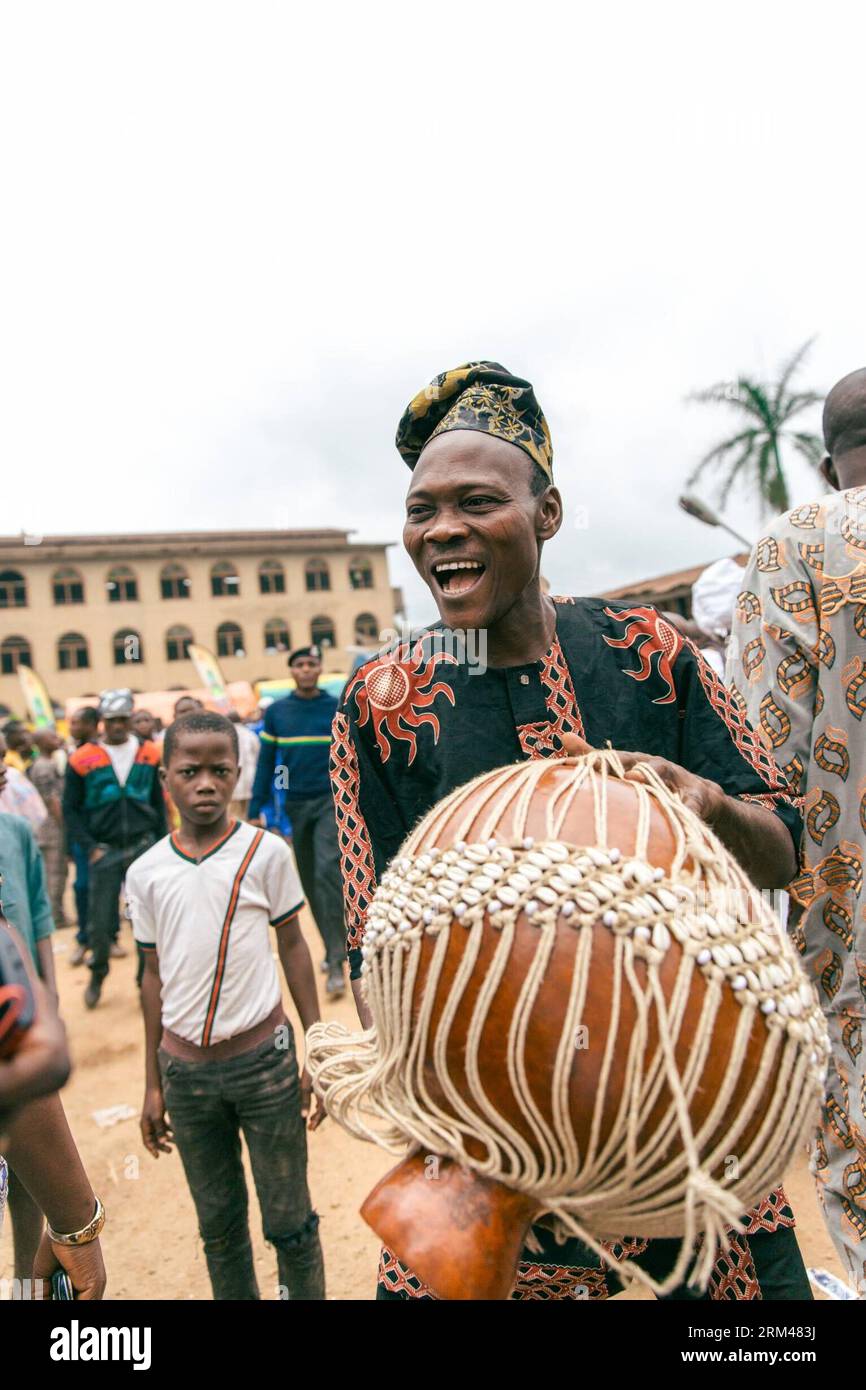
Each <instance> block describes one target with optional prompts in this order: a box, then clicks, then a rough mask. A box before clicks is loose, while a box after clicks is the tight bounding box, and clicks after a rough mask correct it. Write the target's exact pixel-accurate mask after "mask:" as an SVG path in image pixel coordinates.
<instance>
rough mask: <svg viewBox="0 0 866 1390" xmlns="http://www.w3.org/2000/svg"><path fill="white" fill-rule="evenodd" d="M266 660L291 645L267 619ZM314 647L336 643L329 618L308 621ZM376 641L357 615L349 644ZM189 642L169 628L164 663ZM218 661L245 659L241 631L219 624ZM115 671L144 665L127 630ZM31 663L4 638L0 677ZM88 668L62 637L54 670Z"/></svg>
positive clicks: (118, 641)
mask: <svg viewBox="0 0 866 1390" xmlns="http://www.w3.org/2000/svg"><path fill="white" fill-rule="evenodd" d="M263 635H264V649H265V655H266V656H272V655H274V653H276V652H287V651H288V650H289V647H290V645H291V642H290V637H289V629H288V625H287V624H286V623H285V622H283V619H282V618H270V619H269V620H268V622H266V623H265V625H264V629H263ZM309 640H310V641H311V642H315V643H316V644H317V645H318V646H320V647H333V646H335V645H336V642H337V637H336V633H335V631H334V624H333V623H332V622H331V619H330V618H324V617H320V618H314V619H313V621H312V622H311V623H310V639H309ZM378 640H379V624H378V622H377V621H376V618H375V617H374V616H373V614H372V613H359V614H358V616H357V618H356V619H355V642H356V643H357V645H358V646H361V647H363V646H373V645H375V643H376V642H377V641H378ZM194 641H195V638H194V637H193V635H192V633H191V632H190V630H189V628H188V627H170V628H169V629H168V631H167V633H166V634H165V657H166V660H167V661H183V660H184V659H185V658H186V657H188V656H189V644H190V642H194ZM216 645H217V655H218V656H245V655H246V648H245V644H244V634H243V629H242V628H240V627H239V626H238V624H237V623H220V625H219V627H218V628H217V630H216ZM111 652H112V659H113V661H114V664H115V666H123V665H125V664H126V663H127V662H130V661H131V662H139V661H144V644H143V643H142V640H141V637H140V635H139V634H138V633H137V632H136V631H135V630H134V629H132V628H121V630H120V631H119V632H116V633H115V634H114V636H113V637H112V639H111ZM32 665H33V657H32V654H31V650H30V643H29V642H28V641H27V638H26V637H7V638H5V640H4V641H3V642H0V673H2V674H3V675H4V676H11V675H14V674H15V672H16V671H17V670H18V667H19V666H32ZM89 666H90V648H89V647H88V644H87V638H86V637H84V636H82V634H81V633H80V632H67V633H64V635H63V636H62V637H60V638H58V641H57V668H58V670H60V671H83V670H86V669H87V668H88V667H89Z"/></svg>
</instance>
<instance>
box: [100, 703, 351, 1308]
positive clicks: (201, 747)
mask: <svg viewBox="0 0 866 1390" xmlns="http://www.w3.org/2000/svg"><path fill="white" fill-rule="evenodd" d="M163 764H164V766H163V770H162V774H161V775H162V777H163V778H164V780H165V783H166V786H167V788H168V790H169V792H170V794H171V797H172V800H173V802H174V804H175V806H176V807H177V809H178V812H179V814H180V827H179V829H178V830H176V831H174V833H173V834H171V835H167V836H166V837H165V838H164V839H162V840H160V841H159V842H158V844H156V845H154V846H153V847H152V848H151V849H149V850H148V851H147V852H146V853H145V854H143V855H142V856H141V857H140V858H139V859H137V860H136V861H135V863H134V864H133V865H132V866H131V868H130V869H129V872H128V874H127V879H126V891H127V902H128V906H129V914H130V917H131V918H132V924H133V930H134V933H135V938H136V941H137V942H138V943H139V945H140V946H141V947H142V948H143V952H144V956H145V968H144V978H143V981H142V991H141V998H142V1008H143V1011H144V1027H145V1040H146V1090H145V1097H144V1106H143V1110H142V1116H141V1131H142V1137H143V1139H144V1143H145V1146H146V1148H147V1149H148V1150H149V1152H150V1153H152V1154H153V1156H154V1158H156V1157H158V1156H159V1154H160V1153H169V1152H170V1151H171V1143H172V1142H173V1143H174V1144H176V1145H177V1148H178V1151H179V1153H180V1156H181V1159H182V1161H183V1166H184V1170H185V1172H186V1177H187V1181H188V1183H189V1187H190V1192H191V1193H192V1198H193V1201H194V1202H195V1206H196V1212H197V1214H198V1222H199V1230H200V1232H201V1236H202V1239H203V1241H204V1249H205V1256H206V1258H207V1265H208V1271H209V1274H210V1279H211V1286H212V1288H213V1294H214V1298H217V1299H255V1298H258V1297H259V1290H258V1285H257V1282H256V1276H255V1273H254V1270H253V1257H252V1247H251V1244H250V1233H249V1222H248V1217H247V1205H248V1203H247V1188H246V1182H245V1180H244V1172H243V1167H242V1164H241V1145H240V1135H241V1133H243V1135H244V1138H245V1139H246V1143H247V1148H248V1150H249V1155H250V1162H251V1165H252V1171H253V1178H254V1181H255V1186H256V1192H257V1194H258V1198H259V1205H260V1207H261V1211H262V1220H263V1227H264V1234H265V1238H266V1239H267V1240H268V1241H270V1242H271V1244H273V1245H274V1246H276V1250H277V1260H278V1267H279V1282H280V1286H281V1292H282V1296H283V1297H286V1298H290V1299H322V1298H324V1292H325V1290H324V1268H323V1262H322V1250H321V1245H320V1243H319V1234H318V1216H317V1215H316V1213H315V1212H314V1211H313V1208H312V1205H311V1201H310V1194H309V1189H308V1186H307V1146H306V1133H305V1118H306V1115H307V1113H308V1112H309V1109H310V1098H311V1089H312V1088H311V1084H310V1078H309V1074H308V1073H307V1072H306V1070H305V1071H304V1072H303V1073H302V1074H301V1076H300V1077H299V1075H298V1067H297V1062H296V1057H295V1047H294V1039H293V1036H292V1030H291V1027H290V1026H289V1024H288V1023H287V1021H286V1018H285V1015H284V1012H283V1007H282V1002H281V995H280V986H279V980H278V977H277V971H276V967H275V965H274V959H273V954H272V942H271V937H270V928H271V927H273V928H274V930H275V933H276V943H277V951H278V954H279V958H280V962H281V965H282V968H283V972H284V974H285V977H286V982H287V984H288V987H289V990H290V992H291V995H292V999H293V1000H294V1003H295V1005H296V1007H297V1010H298V1013H299V1014H300V1018H301V1022H302V1025H303V1027H304V1029H305V1030H306V1029H307V1028H309V1026H310V1024H312V1023H314V1022H315V1021H316V1020H317V1019H318V1018H319V1006H318V999H317V995H316V983H315V977H314V973H313V966H312V962H311V960H310V954H309V951H308V950H307V946H306V943H305V941H304V939H303V937H302V936H301V932H300V927H299V924H298V914H299V912H300V909H301V907H302V906H303V897H302V893H301V887H300V881H299V878H298V873H297V869H296V867H295V861H294V856H293V854H292V851H291V849H290V848H289V847H288V846H287V845H286V843H285V842H284V840H283V839H282V838H281V837H280V836H278V835H272V834H269V833H268V832H267V831H265V830H262V829H259V828H256V827H255V826H251V825H247V824H245V823H244V822H242V821H239V820H234V819H231V818H230V817H229V814H228V806H229V803H230V801H231V799H232V796H233V794H234V788H235V784H236V782H237V779H238V771H239V768H238V741H237V734H236V731H235V728H234V725H233V724H232V723H231V722H230V721H229V720H228V719H226V718H224V717H223V716H222V715H220V714H213V713H209V712H206V711H203V712H201V713H192V714H188V715H186V716H184V717H183V718H180V719H177V720H176V721H175V722H174V723H173V724H172V725H171V726H170V727H169V729H168V730H167V731H166V735H165V741H164V745H163ZM166 1111H167V1112H168V1122H167V1121H166ZM323 1117H324V1112H323V1111H322V1110H321V1108H320V1107H319V1105H318V1104H317V1106H316V1110H315V1113H314V1114H313V1116H312V1118H311V1119H310V1128H311V1129H314V1128H316V1127H317V1125H318V1124H319V1122H320V1121H321V1119H322V1118H323Z"/></svg>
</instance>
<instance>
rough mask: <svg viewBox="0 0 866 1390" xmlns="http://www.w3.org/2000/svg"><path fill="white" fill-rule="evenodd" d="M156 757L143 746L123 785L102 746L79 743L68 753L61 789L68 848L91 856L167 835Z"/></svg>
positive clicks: (150, 747) (153, 746)
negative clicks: (75, 847)
mask: <svg viewBox="0 0 866 1390" xmlns="http://www.w3.org/2000/svg"><path fill="white" fill-rule="evenodd" d="M159 764H160V752H159V749H158V748H157V746H156V744H155V743H141V744H140V745H139V749H138V752H137V753H136V755H135V762H134V763H133V765H132V767H131V769H130V772H129V776H128V777H127V779H126V782H125V784H124V786H121V785H120V783H119V782H118V780H117V777H116V776H115V772H114V767H113V766H112V762H111V758H110V757H109V756H108V753H107V752H106V750H105V748H104V747H103V746H102V744H101V743H83V744H82V745H81V747H80V748H76V750H75V752H74V753H73V754H71V756H70V758H69V762H68V764H67V767H66V783H65V785H64V788H63V817H64V820H65V821H66V832H67V835H68V837H69V841H70V843H71V844H79V845H83V847H84V848H85V849H86V850H87V851H88V852H89V851H90V850H92V849H95V848H96V846H97V845H109V846H111V847H112V848H113V849H127V848H131V847H132V846H133V845H135V844H137V843H138V842H139V841H141V840H144V839H149V840H151V841H152V840H157V839H159V837H160V836H161V835H164V834H165V800H164V798H163V795H162V786H161V785H160V781H159Z"/></svg>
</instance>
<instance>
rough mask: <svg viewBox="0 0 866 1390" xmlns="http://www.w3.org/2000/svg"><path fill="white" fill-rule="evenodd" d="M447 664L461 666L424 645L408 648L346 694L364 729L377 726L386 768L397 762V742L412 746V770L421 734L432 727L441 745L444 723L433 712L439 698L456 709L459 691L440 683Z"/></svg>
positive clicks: (364, 672) (367, 670)
mask: <svg viewBox="0 0 866 1390" xmlns="http://www.w3.org/2000/svg"><path fill="white" fill-rule="evenodd" d="M442 661H448V662H451V663H452V665H455V666H456V665H457V658H456V657H455V656H453V655H452V654H451V653H450V652H445V651H434V652H433V653H432V654H431V655H429V656H427V655H426V654H425V652H424V645H423V640H422V641H418V642H416V643H415V646H414V647H410V645H409V643H408V642H404V643H402V644H401V645H400V646H399V647H397V648H396V649H395V650H394V651H393V652H389V653H388V654H387V655H386V656H384V657H382V658H380V659H379V660H378V661H376V663H375V664H374V665H370V666H368V667H362V668H361V670H360V671H359V672H358V675H357V676H356V678H355V680H354V681H353V682H352V684H351V685H350V686H349V688H348V690H347V691H346V698H347V699H348V697H349V696H350V695H354V697H355V706H356V708H357V711H358V727H359V728H363V727H364V725H365V724H366V723H368V722H370V721H372V725H373V730H374V732H375V734H376V744H377V746H378V749H379V753H380V754H381V757H382V762H383V763H386V762H387V761H388V759H389V758H390V756H391V742H390V740H391V739H399V740H400V741H401V742H404V743H408V745H409V766H410V767H411V765H412V763H413V762H414V760H415V754H416V753H417V751H418V743H417V739H416V738H415V730H416V729H420V728H421V727H422V725H424V724H427V725H429V726H430V728H431V729H432V730H433V741H434V742H436V743H438V741H439V720H438V718H437V717H436V715H435V714H434V713H433V711H432V710H431V709H430V706H431V705H432V704H433V703H434V701H435V700H436V697H437V696H438V695H444V696H445V698H446V700H449V701H450V702H451V704H452V705H453V704H454V691H453V690H452V689H451V686H450V685H447V684H446V682H445V681H435V683H432V684H431V682H434V678H435V674H436V667H437V665H438V664H439V663H440V662H442Z"/></svg>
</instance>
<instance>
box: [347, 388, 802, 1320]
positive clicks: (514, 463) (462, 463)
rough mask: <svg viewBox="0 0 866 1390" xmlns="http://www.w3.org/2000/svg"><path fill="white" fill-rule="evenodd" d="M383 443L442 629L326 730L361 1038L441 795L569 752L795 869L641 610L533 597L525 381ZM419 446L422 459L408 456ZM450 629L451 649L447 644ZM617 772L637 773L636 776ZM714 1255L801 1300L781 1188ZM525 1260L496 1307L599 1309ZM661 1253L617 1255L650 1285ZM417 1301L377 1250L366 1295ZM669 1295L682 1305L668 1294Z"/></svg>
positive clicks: (764, 774) (720, 1286)
mask: <svg viewBox="0 0 866 1390" xmlns="http://www.w3.org/2000/svg"><path fill="white" fill-rule="evenodd" d="M397 447H398V449H399V450H400V452H401V454H402V456H403V458H404V459H405V461H406V462H407V463H408V464H409V466H410V467H411V468H413V470H414V471H413V475H412V483H411V486H410V490H409V495H408V497H407V503H406V507H407V511H406V526H405V530H404V535H403V539H404V544H405V546H406V549H407V551H408V553H409V555H410V556H411V558H412V560H413V562H414V563H415V565H416V567H417V569H418V570H419V572H420V574H421V575H422V577H423V578H424V579H425V581H426V582H427V584H428V585H429V587H430V590H431V593H432V594H433V596H434V598H435V600H436V604H437V607H438V608H439V611H440V614H441V622H440V623H436V624H433V625H432V626H431V627H430V628H429V629H427V630H426V631H425V632H424V633H423V634H421V635H419V636H418V637H417V639H413V640H412V641H411V642H408V643H404V644H403V645H402V646H400V647H399V648H397V649H396V650H394V651H391V652H389V653H387V654H385V655H383V656H381V657H379V658H377V659H375V660H373V661H371V662H368V663H367V664H366V665H365V666H362V667H361V668H360V670H359V671H358V672H357V673H356V674H355V675H354V677H352V678H351V679H350V681H349V682H348V684H347V686H346V690H345V692H344V698H343V702H342V705H341V708H340V710H339V711H338V713H337V715H336V717H335V720H334V726H333V744H332V754H331V769H332V781H333V788H334V798H335V804H336V811H337V822H338V826H339V829H340V844H341V852H342V863H343V877H344V895H345V903H346V913H347V922H348V924H349V940H348V946H349V959H350V966H351V974H352V977H353V988H354V989H355V992H356V999H357V1001H358V1008H359V1014H360V1016H361V1019H362V1022H364V1023H365V1024H366V1023H367V1022H368V1021H369V1014H368V1012H367V1009H366V1005H365V1003H364V1000H363V996H362V994H361V991H360V984H361V981H360V978H359V977H360V966H361V946H362V942H363V935H364V918H365V913H366V910H367V907H368V905H369V902H370V899H371V897H372V895H373V893H374V892H375V887H376V882H377V879H378V877H379V876H380V875H381V873H382V871H383V869H384V867H385V865H386V863H387V862H388V861H389V860H390V859H391V858H392V857H393V855H394V854H395V853H396V852H397V850H398V848H399V846H400V844H401V843H402V841H403V839H404V837H405V836H406V834H407V833H408V831H409V830H410V829H411V828H412V827H413V826H414V825H415V823H416V822H417V821H418V819H419V818H420V817H421V816H423V815H424V814H425V813H426V812H427V811H428V810H429V809H430V808H431V807H432V806H433V805H435V803H436V802H437V801H439V800H440V799H441V798H442V797H443V796H445V795H446V794H447V793H448V792H450V791H452V790H453V789H454V788H455V787H457V786H460V785H462V784H463V783H465V782H468V781H469V780H470V779H471V778H473V777H476V776H478V775H479V774H480V773H483V772H486V771H488V770H490V769H492V768H495V767H501V766H502V765H504V764H506V763H510V762H514V761H518V760H520V759H523V758H541V757H550V756H557V755H560V756H561V755H562V754H563V753H564V752H566V751H569V750H570V749H571V748H573V747H575V746H580V745H579V744H578V743H577V741H578V740H584V741H585V742H586V743H588V744H590V745H591V746H593V747H599V748H600V747H604V746H605V745H607V744H610V745H611V746H612V747H614V748H616V749H618V750H621V749H638V750H640V753H639V754H638V753H623V754H622V756H623V759H624V761H625V762H626V763H627V765H629V766H630V767H632V768H633V767H634V765H635V764H636V763H638V762H639V761H649V762H651V763H652V765H653V766H654V767H655V769H656V770H657V771H658V772H659V774H660V775H661V776H662V777H663V778H664V779H665V781H667V782H668V783H669V784H670V785H671V786H673V787H675V788H676V789H677V790H678V791H679V792H680V793H681V794H682V795H683V797H684V799H685V800H686V801H687V803H688V804H690V805H691V806H692V808H693V809H694V810H695V811H696V812H697V814H699V815H701V816H702V817H703V818H704V819H705V820H706V821H707V822H708V823H709V824H711V825H712V826H713V828H714V830H715V831H716V833H717V834H718V835H719V837H720V838H721V839H722V840H723V841H724V842H725V843H726V844H727V845H728V847H729V848H730V849H731V850H732V851H733V853H735V854H736V855H737V857H738V858H739V859H740V861H741V862H742V863H743V865H744V867H745V868H746V870H747V871H748V872H749V873H750V875H751V877H752V878H753V880H754V881H755V883H756V884H758V886H760V887H768V888H770V887H781V886H783V885H784V884H786V883H787V882H788V881H789V880H790V879H791V878H792V877H793V875H794V873H795V872H796V863H797V861H796V854H795V845H794V840H793V839H792V836H799V833H800V820H799V816H798V813H797V810H796V808H795V806H794V805H793V803H792V801H791V800H790V798H789V795H788V791H787V786H786V784H785V782H784V779H783V778H782V777H781V776H780V774H779V772H778V771H777V769H776V766H775V764H774V762H773V760H772V759H771V758H770V757H769V756H768V755H767V753H766V751H765V750H764V748H763V746H762V745H761V743H760V742H759V741H758V740H757V739H756V738H755V736H754V734H753V733H752V731H751V729H750V728H749V727H748V725H747V723H746V721H745V719H743V718H742V716H741V714H740V713H739V711H738V710H737V709H736V707H735V705H734V704H733V702H732V701H731V700H730V698H729V696H728V694H727V692H726V690H725V687H724V686H723V685H722V683H721V682H720V681H719V679H718V678H717V677H716V676H715V675H714V673H713V672H712V670H711V669H710V668H709V667H708V666H707V664H706V663H705V662H704V661H703V659H702V658H701V657H700V656H699V654H698V653H697V652H696V651H695V650H694V649H693V648H692V647H691V646H690V645H689V643H688V642H686V641H684V640H683V639H682V638H681V637H680V636H679V634H678V633H677V632H676V631H675V630H674V629H673V628H672V627H671V626H670V625H669V624H668V623H666V622H665V621H664V620H663V619H662V618H661V616H660V614H658V613H657V612H656V611H655V610H653V609H649V608H628V607H626V606H624V605H621V604H620V605H617V604H606V603H605V602H604V601H603V600H597V599H573V598H564V599H563V598H561V599H551V598H549V597H547V596H546V595H544V594H543V593H542V590H541V585H540V579H539V566H540V556H541V548H542V546H543V544H544V542H545V541H547V540H550V539H552V538H553V536H554V535H555V534H556V532H557V531H558V529H559V526H560V524H561V520H562V503H561V499H560V496H559V493H558V491H557V489H556V488H555V487H554V486H553V478H552V470H551V461H552V449H551V446H550V435H549V432H548V429H547V424H546V421H545V419H544V416H543V415H542V413H541V410H540V408H539V407H538V403H537V401H536V400H535V396H534V394H533V391H532V388H531V386H530V385H529V383H528V382H526V381H522V380H520V379H519V378H516V377H513V376H511V375H510V374H509V373H508V372H506V371H505V369H504V368H502V367H500V366H498V364H496V363H471V364H469V365H468V366H466V367H461V368H458V369H456V370H455V371H452V372H448V373H444V374H443V375H442V376H440V377H438V378H436V380H435V381H434V382H433V383H431V385H430V386H429V387H427V388H426V389H425V390H424V391H423V392H421V393H420V394H419V395H418V396H417V397H416V398H415V399H414V400H413V401H412V403H411V404H410V406H409V408H408V410H407V411H406V414H405V415H404V417H403V419H402V421H401V423H400V428H399V431H398V436H397ZM422 450H423V453H422ZM459 634H463V636H462V637H461V636H459ZM632 775H636V776H639V775H640V774H639V773H637V772H633V774H632ZM746 1225H747V1230H746V1233H745V1234H744V1235H739V1234H737V1235H735V1234H734V1233H733V1232H732V1233H731V1246H730V1248H729V1249H727V1250H720V1251H719V1258H718V1261H717V1265H716V1270H715V1273H714V1277H713V1282H712V1287H711V1292H710V1293H709V1294H708V1295H707V1296H708V1297H716V1298H728V1299H730V1298H755V1297H761V1296H763V1297H764V1298H808V1297H809V1296H810V1295H809V1285H808V1280H807V1279H806V1276H805V1270H804V1268H803V1263H802V1259H801V1258H800V1254H799V1250H798V1248H797V1244H796V1238H795V1236H794V1233H793V1230H792V1229H791V1228H792V1227H793V1215H792V1213H791V1210H790V1208H789V1207H788V1205H787V1202H786V1200H785V1197H784V1194H783V1193H782V1192H781V1190H779V1191H777V1192H774V1193H773V1194H771V1195H770V1197H768V1198H767V1199H766V1200H765V1201H764V1202H763V1203H762V1205H761V1206H760V1208H759V1209H758V1210H756V1211H754V1212H751V1213H749V1215H748V1216H747V1217H746ZM535 1234H536V1235H537V1237H538V1239H539V1240H540V1242H541V1245H542V1254H541V1255H539V1254H538V1253H535V1254H532V1255H531V1254H529V1252H528V1251H525V1252H524V1260H523V1263H522V1264H521V1267H520V1272H519V1277H518V1282H517V1284H516V1286H515V1290H514V1293H513V1295H512V1297H515V1298H550V1297H572V1298H577V1297H593V1298H604V1297H607V1296H608V1295H609V1293H610V1292H611V1291H615V1289H616V1288H617V1287H618V1285H617V1284H616V1281H615V1278H614V1276H613V1275H612V1274H611V1273H610V1272H606V1271H605V1269H604V1268H602V1267H601V1266H600V1262H599V1260H598V1259H597V1258H596V1257H595V1256H594V1255H592V1254H591V1253H590V1252H589V1251H588V1250H587V1249H586V1247H585V1246H584V1245H582V1244H581V1242H579V1241H569V1242H567V1243H566V1245H565V1246H557V1245H556V1244H555V1243H554V1241H553V1239H552V1237H551V1234H550V1232H548V1231H545V1230H544V1229H543V1228H541V1227H536V1228H535ZM678 1245H679V1243H678V1242H677V1241H663V1240H654V1241H652V1242H649V1243H647V1242H646V1241H643V1240H639V1241H634V1240H628V1241H624V1242H623V1243H622V1244H621V1245H620V1246H618V1247H617V1250H618V1253H625V1254H626V1255H628V1256H633V1257H634V1258H635V1259H637V1260H639V1261H640V1262H641V1264H642V1265H644V1267H646V1268H648V1269H649V1271H650V1272H651V1273H652V1274H653V1275H654V1276H655V1277H657V1278H660V1277H663V1276H664V1275H665V1274H666V1273H667V1272H668V1271H669V1270H670V1269H671V1268H672V1266H673V1263H674V1259H675V1254H676V1251H677V1249H678ZM425 1293H426V1290H425V1289H424V1288H423V1287H422V1286H421V1285H420V1283H419V1281H418V1279H417V1278H416V1277H415V1276H414V1275H412V1273H411V1271H408V1270H406V1269H405V1268H404V1267H403V1266H402V1265H401V1264H400V1263H399V1261H397V1260H396V1259H395V1258H394V1257H393V1255H392V1254H391V1253H390V1252H389V1251H385V1252H384V1253H383V1263H382V1266H381V1268H380V1284H379V1296H380V1297H386V1298H387V1297H412V1296H415V1297H417V1296H424V1295H425ZM677 1296H679V1297H688V1296H689V1295H688V1294H687V1293H686V1291H684V1290H680V1291H679V1293H678V1295H677Z"/></svg>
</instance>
